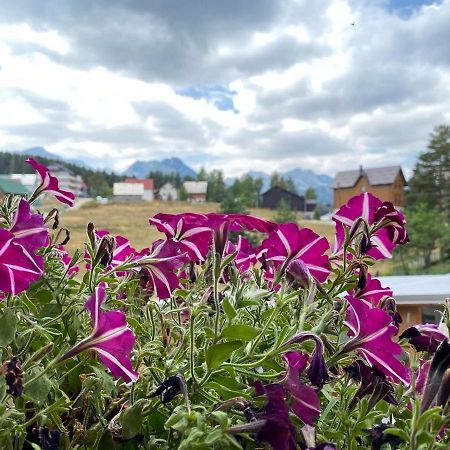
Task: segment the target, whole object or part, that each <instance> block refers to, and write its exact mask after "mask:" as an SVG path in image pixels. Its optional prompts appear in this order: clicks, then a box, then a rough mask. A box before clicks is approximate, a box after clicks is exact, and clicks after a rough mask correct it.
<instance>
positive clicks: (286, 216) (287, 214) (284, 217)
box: [274, 198, 297, 223]
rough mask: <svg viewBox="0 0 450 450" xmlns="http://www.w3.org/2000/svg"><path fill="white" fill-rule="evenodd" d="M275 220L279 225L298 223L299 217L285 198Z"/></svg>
mask: <svg viewBox="0 0 450 450" xmlns="http://www.w3.org/2000/svg"><path fill="white" fill-rule="evenodd" d="M274 220H275V222H277V223H289V222H294V223H295V222H297V215H296V214H295V213H294V212H293V211H291V208H290V207H289V203H288V202H287V201H286V200H285V199H284V198H282V199H281V200H280V201H279V203H278V205H277V214H276V216H275V219H274Z"/></svg>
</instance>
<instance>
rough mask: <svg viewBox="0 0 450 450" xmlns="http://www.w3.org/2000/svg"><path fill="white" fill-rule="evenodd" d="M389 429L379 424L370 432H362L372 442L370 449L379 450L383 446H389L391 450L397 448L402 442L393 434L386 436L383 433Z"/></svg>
mask: <svg viewBox="0 0 450 450" xmlns="http://www.w3.org/2000/svg"><path fill="white" fill-rule="evenodd" d="M388 428H390V427H389V426H388V425H385V424H381V425H377V426H376V427H375V428H373V429H372V430H364V431H365V432H366V433H367V434H368V435H369V436H370V438H371V440H372V449H373V450H380V449H381V447H383V445H384V444H390V446H391V448H397V447H398V446H399V445H401V444H402V443H403V442H404V441H403V439H401V438H399V437H398V436H394V435H393V434H387V433H385V432H384V431H385V430H387V429H388Z"/></svg>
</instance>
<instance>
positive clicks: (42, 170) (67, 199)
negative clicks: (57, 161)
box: [26, 158, 75, 206]
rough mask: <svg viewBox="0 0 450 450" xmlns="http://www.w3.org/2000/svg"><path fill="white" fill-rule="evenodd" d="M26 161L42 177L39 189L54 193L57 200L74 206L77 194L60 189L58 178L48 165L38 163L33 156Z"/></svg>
mask: <svg viewBox="0 0 450 450" xmlns="http://www.w3.org/2000/svg"><path fill="white" fill-rule="evenodd" d="M26 162H27V163H28V164H29V165H30V166H31V167H33V168H34V169H35V170H36V171H37V172H38V173H39V175H40V177H41V184H40V186H39V187H38V189H37V191H39V192H48V193H49V194H53V195H54V196H55V198H56V199H57V200H59V201H60V202H61V203H64V204H66V205H69V206H73V205H74V204H75V195H74V194H73V193H72V192H68V191H63V190H62V189H60V188H59V181H58V178H56V177H54V176H53V175H52V174H51V173H50V171H49V169H48V168H47V167H45V166H43V165H42V164H39V163H37V162H36V161H35V160H34V159H33V158H28V159H27V160H26Z"/></svg>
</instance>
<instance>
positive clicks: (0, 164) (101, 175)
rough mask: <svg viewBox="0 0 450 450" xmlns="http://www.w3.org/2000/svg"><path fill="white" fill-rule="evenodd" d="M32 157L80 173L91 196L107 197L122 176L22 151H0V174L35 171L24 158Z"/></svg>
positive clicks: (47, 164) (46, 163)
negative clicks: (25, 153)
mask: <svg viewBox="0 0 450 450" xmlns="http://www.w3.org/2000/svg"><path fill="white" fill-rule="evenodd" d="M28 157H32V158H34V159H35V160H36V161H38V162H39V163H40V164H43V165H45V166H50V165H52V164H58V165H60V166H63V167H66V168H67V169H69V170H70V171H71V172H73V173H74V174H75V175H80V176H81V178H82V179H83V181H84V183H85V184H86V186H87V191H88V194H89V195H90V196H91V197H97V196H101V197H109V196H110V195H112V187H113V184H114V183H116V182H117V181H122V180H123V179H124V177H123V176H121V175H117V174H115V173H113V172H106V171H104V170H103V171H99V170H93V169H88V168H86V167H82V166H79V165H77V164H73V163H69V162H65V161H60V160H57V159H50V158H44V157H41V156H36V157H35V156H33V155H24V154H23V153H20V154H18V153H10V152H0V174H10V173H35V171H34V169H33V168H32V167H31V166H30V165H29V164H27V163H26V162H25V160H26V158H28Z"/></svg>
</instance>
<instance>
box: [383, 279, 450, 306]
mask: <svg viewBox="0 0 450 450" xmlns="http://www.w3.org/2000/svg"><path fill="white" fill-rule="evenodd" d="M378 279H379V280H380V282H381V285H382V286H386V287H390V288H391V289H392V291H393V292H394V298H395V300H396V301H397V303H398V304H400V305H418V304H431V305H438V304H441V303H444V300H445V299H446V298H448V297H450V273H447V274H442V275H397V276H386V277H379V278H378Z"/></svg>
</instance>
